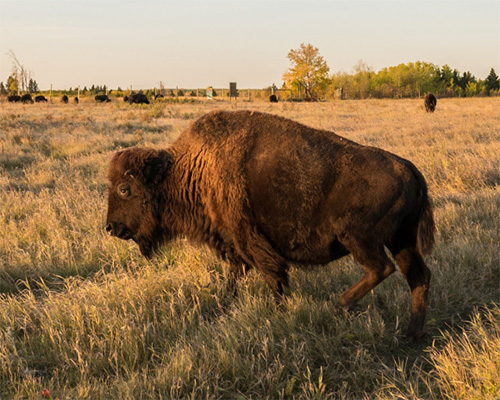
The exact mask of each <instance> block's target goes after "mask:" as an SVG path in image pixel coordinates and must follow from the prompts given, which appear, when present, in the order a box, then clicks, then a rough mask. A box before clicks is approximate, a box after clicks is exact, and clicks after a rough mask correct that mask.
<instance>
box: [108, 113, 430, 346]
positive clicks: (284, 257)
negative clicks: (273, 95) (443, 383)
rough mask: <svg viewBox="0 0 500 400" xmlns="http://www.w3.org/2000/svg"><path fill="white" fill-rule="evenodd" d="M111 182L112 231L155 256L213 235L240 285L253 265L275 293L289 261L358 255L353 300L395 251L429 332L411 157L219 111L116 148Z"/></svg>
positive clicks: (426, 216)
mask: <svg viewBox="0 0 500 400" xmlns="http://www.w3.org/2000/svg"><path fill="white" fill-rule="evenodd" d="M108 179H109V181H110V185H109V191H108V215H107V226H106V230H107V231H108V233H109V234H111V235H114V236H117V237H120V238H122V239H133V240H134V241H135V242H136V243H137V244H138V245H139V248H140V251H141V253H142V254H143V255H144V256H145V257H146V258H151V257H152V256H153V254H154V252H155V251H156V250H157V249H158V247H159V246H160V245H161V244H163V243H166V242H168V241H170V240H171V239H173V238H175V237H178V236H185V237H187V238H189V239H190V240H192V241H195V242H198V243H205V244H208V245H209V246H210V247H212V248H213V249H214V250H215V251H216V252H217V254H218V255H219V256H220V257H222V258H224V259H225V260H227V261H228V262H229V264H230V267H231V276H232V280H231V282H234V281H236V279H237V278H238V276H240V275H241V273H242V271H244V270H246V269H248V268H251V267H254V268H256V269H257V270H258V271H259V272H260V274H261V275H262V277H263V278H264V280H265V281H266V282H267V284H268V285H269V286H270V288H271V290H272V292H273V294H274V295H275V296H276V298H277V299H279V298H281V296H282V295H283V288H284V287H286V286H287V285H288V265H289V263H294V264H295V265H297V266H299V267H300V266H301V265H308V264H327V263H329V262H331V261H333V260H336V259H338V258H341V257H343V256H345V255H347V254H352V255H353V257H354V258H355V259H356V260H357V261H358V262H359V263H360V264H361V265H362V267H363V268H364V270H365V274H364V276H363V277H362V278H361V279H360V281H359V282H358V283H356V284H355V285H354V286H353V287H351V288H350V289H348V290H347V291H345V292H344V293H343V294H342V295H341V296H340V299H339V303H338V306H339V307H340V308H342V309H350V308H352V307H353V306H354V305H355V304H356V303H357V301H358V300H359V299H361V298H362V297H364V296H365V295H366V294H367V293H368V292H369V291H370V290H372V289H373V288H374V287H375V286H377V285H378V284H379V283H380V282H382V281H383V280H384V279H385V278H387V277H388V276H389V275H391V274H392V273H393V272H394V271H395V269H396V267H395V265H394V262H393V261H392V260H391V259H390V258H389V257H388V255H387V253H386V249H387V250H389V251H390V253H391V254H392V255H393V258H394V260H395V261H396V264H397V265H398V267H399V270H400V271H401V273H402V274H403V275H404V277H405V278H406V280H407V282H408V285H409V287H410V290H411V294H412V301H411V318H410V324H409V327H408V331H407V335H408V336H409V337H411V338H418V337H420V336H422V335H423V334H424V330H423V325H424V319H425V311H426V306H427V293H428V288H429V283H430V277H431V272H430V271H429V269H428V268H427V266H426V265H425V262H424V260H423V258H422V256H423V254H425V253H427V252H429V251H430V250H431V248H432V245H433V241H434V230H435V227H434V221H433V215H432V208H431V205H430V200H429V197H428V195H427V186H426V183H425V180H424V178H423V176H422V174H421V173H420V172H419V171H418V170H417V168H416V167H415V166H414V165H413V164H412V163H410V162H409V161H407V160H405V159H402V158H400V157H398V156H395V155H394V154H391V153H388V152H385V151H383V150H380V149H377V148H373V147H367V146H361V145H359V144H357V143H354V142H352V141H350V140H347V139H345V138H342V137H340V136H337V135H335V134H334V133H333V132H327V131H321V130H316V129H312V128H309V127H306V126H304V125H301V124H299V123H296V122H293V121H291V120H287V119H285V118H281V117H278V116H273V115H270V114H263V113H257V112H249V111H236V112H221V111H219V112H212V113H209V114H207V115H205V116H203V117H201V118H200V119H199V120H197V121H195V122H194V123H193V124H192V125H191V126H190V127H189V128H188V129H187V130H186V131H184V132H183V133H182V134H181V135H180V136H179V138H178V139H177V140H176V142H175V143H173V144H172V145H171V146H170V147H168V148H167V149H164V150H155V149H148V148H138V147H135V148H130V149H126V150H122V151H119V152H117V153H115V154H114V155H113V158H112V159H111V161H110V164H109V169H108Z"/></svg>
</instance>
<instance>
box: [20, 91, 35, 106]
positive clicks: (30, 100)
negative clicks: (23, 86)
mask: <svg viewBox="0 0 500 400" xmlns="http://www.w3.org/2000/svg"><path fill="white" fill-rule="evenodd" d="M21 103H24V104H28V103H29V104H33V98H32V97H31V94H29V93H26V94H23V95H22V96H21Z"/></svg>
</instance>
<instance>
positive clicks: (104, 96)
mask: <svg viewBox="0 0 500 400" xmlns="http://www.w3.org/2000/svg"><path fill="white" fill-rule="evenodd" d="M94 99H95V101H97V102H98V103H109V102H110V101H111V99H110V98H109V97H108V95H107V94H98V95H97V96H95V97H94Z"/></svg>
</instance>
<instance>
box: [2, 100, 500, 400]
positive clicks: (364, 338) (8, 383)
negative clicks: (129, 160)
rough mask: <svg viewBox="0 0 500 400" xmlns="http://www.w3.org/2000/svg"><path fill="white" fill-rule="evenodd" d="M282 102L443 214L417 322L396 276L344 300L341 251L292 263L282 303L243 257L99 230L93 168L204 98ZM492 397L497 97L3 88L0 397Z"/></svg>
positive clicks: (99, 200)
mask: <svg viewBox="0 0 500 400" xmlns="http://www.w3.org/2000/svg"><path fill="white" fill-rule="evenodd" d="M216 108H219V109H243V108H248V109H254V110H260V111H265V112H271V113H275V114H279V115H282V116H285V117H289V118H291V119H294V120H297V121H299V122H302V123H305V124H307V125H311V126H314V127H317V128H322V129H328V130H333V131H335V132H336V133H338V134H340V135H342V136H345V137H347V138H349V139H352V140H355V141H358V142H360V143H363V144H369V145H374V146H378V147H381V148H384V149H386V150H389V151H391V152H394V153H396V154H398V155H401V156H403V157H405V158H407V159H409V160H411V161H412V162H414V163H415V164H416V165H417V167H418V168H419V169H420V170H421V171H422V172H423V174H424V175H425V177H426V179H427V181H428V184H429V188H430V194H431V196H432V198H433V202H434V206H435V219H436V224H437V228H438V233H437V243H436V246H435V250H434V251H433V253H432V254H431V255H429V256H428V257H427V258H426V261H427V264H428V265H429V267H430V268H431V270H432V272H433V277H432V282H431V289H430V296H429V309H428V318H427V323H426V326H427V330H428V335H427V336H426V337H425V338H424V339H422V340H421V341H419V342H417V343H410V342H408V341H407V340H406V338H405V337H404V330H405V328H406V326H407V324H408V319H409V301H410V294H409V289H408V287H407V284H406V282H405V280H404V279H403V277H402V275H401V274H399V273H398V274H394V275H393V276H391V277H390V278H389V279H387V280H386V281H384V282H383V283H382V284H381V285H380V286H379V287H377V288H376V289H375V290H374V291H373V292H371V293H370V294H369V295H367V296H366V297H365V298H364V299H363V300H362V301H361V304H360V306H359V308H358V309H357V310H356V311H354V312H352V313H350V314H349V315H339V314H337V313H336V312H335V305H336V301H337V300H338V297H339V295H340V294H341V293H342V292H343V291H344V290H345V289H346V288H347V287H349V286H350V285H352V284H353V283H354V282H355V281H357V280H358V279H359V277H360V275H361V272H362V270H361V268H360V267H359V266H358V265H357V264H356V263H355V262H354V261H353V260H352V258H351V257H346V258H344V259H342V260H339V261H337V262H335V263H332V264H331V265H328V266H326V267H318V268H312V269H310V270H297V269H295V268H292V269H291V274H290V282H291V296H289V298H287V300H286V301H285V302H284V304H283V305H282V306H280V307H277V306H276V305H275V303H274V301H273V299H272V296H271V294H270V291H269V290H268V288H267V287H266V284H265V283H264V281H263V280H262V279H261V278H260V277H259V276H258V274H257V273H254V272H251V273H250V274H249V275H248V276H246V277H245V278H244V279H243V281H242V282H241V283H240V289H239V295H238V297H236V298H234V297H233V296H232V294H231V293H230V292H228V291H227V289H226V288H227V286H226V284H227V266H226V265H225V264H224V263H222V262H221V261H219V260H218V259H217V258H216V257H215V256H214V254H212V253H211V252H210V251H209V250H208V249H206V248H196V247H192V246H191V245H190V244H189V243H188V242H186V241H184V240H178V241H176V242H175V243H172V244H171V245H169V246H166V247H165V248H163V250H162V251H161V252H160V254H159V255H158V256H157V257H156V258H154V259H153V260H152V261H149V262H148V261H146V260H145V259H143V258H142V256H141V255H140V253H139V250H138V248H137V246H136V245H135V244H133V243H129V242H124V241H121V240H118V239H116V238H110V237H108V236H107V235H106V234H105V232H104V221H105V215H106V189H107V183H106V179H105V170H106V165H107V162H108V160H109V158H110V156H111V154H112V153H113V152H114V151H116V150H118V149H120V148H123V147H128V146H133V145H146V146H153V147H164V146H167V145H168V144H169V143H171V142H172V141H173V140H175V138H176V137H177V135H178V134H179V133H180V132H181V131H182V130H183V129H184V128H185V127H187V126H188V124H189V123H191V122H192V121H193V120H194V119H195V118H197V117H199V116H201V115H203V114H204V113H206V112H208V111H210V110H213V109H216ZM44 389H48V390H49V391H50V393H51V395H52V398H54V399H56V398H57V399H90V398H92V399H162V398H163V399H166V398H173V399H177V398H187V399H202V398H207V399H212V398H224V399H225V398H227V399H250V398H252V399H265V398H269V399H395V398H397V399H408V400H410V399H412V400H413V399H464V400H469V399H491V400H493V399H498V398H499V397H500V100H499V99H498V98H471V99H442V100H438V105H437V110H436V112H435V113H434V114H427V113H425V111H424V110H423V100H366V101H343V102H341V101H338V102H332V103H311V104H306V103H283V102H282V103H278V104H269V103H264V102H262V103H259V102H252V103H247V102H241V101H239V102H238V103H235V102H233V103H230V102H228V101H226V102H212V103H193V104H155V105H149V106H130V105H128V104H124V103H122V102H117V101H115V102H112V103H108V104H99V105H98V104H93V103H92V102H90V101H88V102H85V101H83V102H82V103H81V104H80V105H74V104H68V105H64V104H60V103H59V102H58V101H55V102H54V103H53V104H33V105H20V104H9V103H6V102H3V103H1V104H0V399H11V398H12V399H36V398H41V396H42V390H44Z"/></svg>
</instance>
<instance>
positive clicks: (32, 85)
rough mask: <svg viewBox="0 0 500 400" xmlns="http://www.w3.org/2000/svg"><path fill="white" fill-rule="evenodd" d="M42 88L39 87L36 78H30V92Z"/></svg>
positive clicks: (36, 91) (35, 91)
mask: <svg viewBox="0 0 500 400" xmlns="http://www.w3.org/2000/svg"><path fill="white" fill-rule="evenodd" d="M39 91H40V89H39V88H38V83H36V81H35V80H34V79H31V78H30V80H29V82H28V92H30V93H38V92H39Z"/></svg>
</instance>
